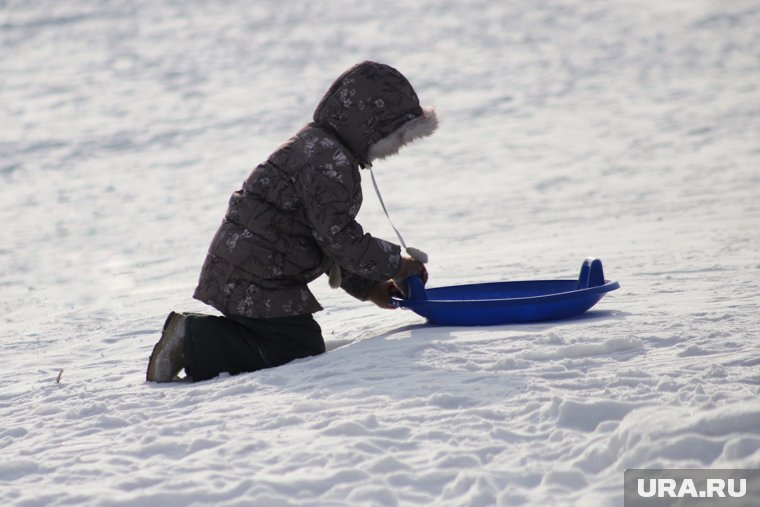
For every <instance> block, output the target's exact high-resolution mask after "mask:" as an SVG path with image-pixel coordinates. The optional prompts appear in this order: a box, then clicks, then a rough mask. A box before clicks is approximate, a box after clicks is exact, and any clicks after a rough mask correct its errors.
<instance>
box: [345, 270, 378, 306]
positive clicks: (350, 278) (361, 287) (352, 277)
mask: <svg viewBox="0 0 760 507" xmlns="http://www.w3.org/2000/svg"><path fill="white" fill-rule="evenodd" d="M376 283H378V282H377V280H371V279H369V278H365V277H363V276H361V275H357V274H356V273H349V272H348V271H345V270H344V271H343V280H342V282H341V284H340V288H341V289H343V290H344V291H346V292H347V293H349V294H350V295H352V296H353V297H355V298H356V299H358V300H359V301H367V299H368V297H369V293H370V291H371V290H372V287H374V286H375V284H376Z"/></svg>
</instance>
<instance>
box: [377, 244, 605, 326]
mask: <svg viewBox="0 0 760 507" xmlns="http://www.w3.org/2000/svg"><path fill="white" fill-rule="evenodd" d="M618 288H620V285H619V284H618V283H617V282H614V281H610V280H605V279H604V270H603V268H602V261H600V260H599V259H592V258H589V259H586V260H585V261H584V262H583V266H581V273H580V276H579V277H578V279H577V280H536V281H520V282H500V283H479V284H472V285H454V286H450V287H438V288H435V289H426V288H425V286H424V285H423V284H422V280H421V279H420V278H419V277H417V276H413V277H411V278H410V279H409V280H408V291H407V292H408V297H407V298H398V297H394V298H392V300H391V304H393V305H394V306H396V307H400V308H408V309H409V310H412V311H413V312H415V313H417V314H419V315H421V316H422V317H425V318H426V319H427V320H428V322H429V323H430V324H436V325H441V326H487V325H493V324H511V323H516V322H538V321H543V320H553V319H561V318H565V317H571V316H573V315H578V314H581V313H583V312H585V311H586V310H588V309H589V308H591V307H592V306H594V305H595V304H596V303H597V302H598V301H599V300H600V299H602V296H604V294H605V293H607V292H610V291H612V290H615V289H618Z"/></svg>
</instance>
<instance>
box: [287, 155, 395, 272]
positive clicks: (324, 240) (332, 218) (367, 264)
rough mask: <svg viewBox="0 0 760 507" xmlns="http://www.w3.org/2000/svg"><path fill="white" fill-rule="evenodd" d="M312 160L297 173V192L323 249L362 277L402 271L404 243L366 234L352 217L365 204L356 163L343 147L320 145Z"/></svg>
mask: <svg viewBox="0 0 760 507" xmlns="http://www.w3.org/2000/svg"><path fill="white" fill-rule="evenodd" d="M309 162H310V163H308V164H307V165H305V166H304V168H303V170H302V171H301V172H300V175H299V178H298V185H299V193H300V194H301V199H302V202H303V206H304V210H305V212H306V217H307V220H308V221H309V225H310V227H311V230H312V235H313V236H314V239H315V240H316V241H317V243H318V244H319V246H320V248H321V249H322V251H323V252H324V254H325V255H326V256H328V257H329V258H331V259H333V260H335V261H336V262H337V263H338V265H339V266H340V267H341V268H343V269H344V270H345V271H349V272H351V273H353V274H355V275H359V276H361V277H363V278H366V279H369V280H374V281H380V280H388V279H389V278H392V277H393V275H395V274H396V273H397V272H398V268H399V264H400V262H401V248H400V247H399V246H398V245H395V244H393V243H390V242H388V241H385V240H382V239H380V238H375V237H373V236H372V235H371V234H368V233H365V232H364V231H363V229H362V227H361V225H359V224H358V223H357V222H356V220H355V218H354V217H355V216H356V214H357V213H358V212H359V207H360V206H361V186H360V185H361V182H360V181H359V173H358V169H357V168H356V166H355V165H353V164H351V163H350V162H349V160H348V157H347V156H346V154H345V153H344V152H343V150H342V149H341V147H339V146H332V147H330V149H323V150H319V151H318V152H317V153H314V154H313V155H312V156H311V157H310V161H309ZM364 285H366V282H365V284H364Z"/></svg>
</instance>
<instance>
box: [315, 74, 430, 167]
mask: <svg viewBox="0 0 760 507" xmlns="http://www.w3.org/2000/svg"><path fill="white" fill-rule="evenodd" d="M314 122H316V123H317V124H318V125H320V126H321V127H323V128H327V129H330V130H332V131H333V132H335V134H336V135H337V136H338V138H339V139H340V140H341V142H343V144H344V145H345V146H346V147H347V148H348V149H349V150H351V153H353V154H354V156H355V157H356V158H357V160H358V161H359V164H360V165H361V166H362V167H366V166H371V165H372V161H374V160H376V159H379V158H384V157H387V156H389V155H393V154H395V153H397V152H398V150H399V149H400V148H401V147H402V146H403V145H405V144H407V143H409V142H411V141H413V140H415V139H418V138H420V137H425V136H429V135H430V134H432V133H433V132H434V131H435V129H436V128H437V127H438V115H437V113H436V110H435V109H434V108H432V107H423V106H420V101H419V99H418V98H417V94H416V93H415V91H414V88H412V85H411V84H410V83H409V81H408V80H407V79H406V77H404V75H403V74H401V73H400V72H399V71H397V70H396V69H394V68H393V67H390V66H388V65H384V64H381V63H376V62H362V63H360V64H358V65H355V66H353V67H351V68H350V69H348V70H347V71H346V72H344V73H343V74H342V75H341V76H340V77H339V78H338V79H336V80H335V82H334V83H333V84H332V86H330V89H329V90H327V93H325V95H324V97H322V100H321V101H320V103H319V105H318V106H317V109H316V110H315V111H314Z"/></svg>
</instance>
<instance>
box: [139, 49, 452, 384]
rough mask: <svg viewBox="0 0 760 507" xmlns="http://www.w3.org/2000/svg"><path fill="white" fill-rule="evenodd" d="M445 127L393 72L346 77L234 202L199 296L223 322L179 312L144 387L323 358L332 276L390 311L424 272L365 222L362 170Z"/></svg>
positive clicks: (370, 70) (370, 68)
mask: <svg viewBox="0 0 760 507" xmlns="http://www.w3.org/2000/svg"><path fill="white" fill-rule="evenodd" d="M437 126H438V117H437V114H436V111H435V110H434V109H433V108H428V107H421V106H420V103H419V100H418V98H417V94H416V93H415V92H414V89H413V88H412V86H411V84H409V81H407V79H406V78H405V77H404V76H403V75H402V74H401V73H399V72H398V71H397V70H396V69H394V68H392V67H389V66H387V65H383V64H379V63H375V62H363V63H360V64H358V65H356V66H354V67H352V68H350V69H349V70H347V71H346V72H345V73H344V74H343V75H341V76H340V77H339V78H338V79H337V80H336V81H335V83H333V85H332V86H331V87H330V89H329V90H328V91H327V93H326V94H325V96H324V97H323V98H322V100H321V102H320V103H319V105H318V106H317V109H316V111H315V112H314V121H313V122H312V123H309V124H308V125H306V126H305V127H304V128H303V129H301V130H300V131H299V132H298V133H297V134H296V135H295V136H294V137H293V138H291V139H290V140H289V141H288V142H286V143H285V144H284V145H282V146H281V147H280V148H278V149H277V150H276V151H275V152H274V153H273V154H272V155H271V156H270V157H269V159H268V160H267V161H266V162H264V163H263V164H261V165H259V166H258V167H256V168H255V169H254V170H253V172H252V173H251V174H250V176H248V179H246V180H245V182H244V183H243V187H242V188H241V189H240V190H238V191H237V192H235V193H233V194H232V197H231V198H230V201H229V206H228V208H227V213H226V215H225V217H224V220H223V221H222V224H221V226H220V227H219V230H218V231H217V233H216V235H215V236H214V239H213V240H212V242H211V246H210V247H209V251H208V256H207V257H206V260H205V262H204V264H203V268H202V270H201V274H200V280H199V282H198V287H197V288H196V289H195V293H194V295H193V297H194V298H196V299H198V300H200V301H203V302H204V303H207V304H209V305H211V306H213V307H214V308H216V309H217V310H219V311H220V312H221V313H222V314H223V315H224V316H220V317H217V316H211V315H200V314H181V313H175V312H171V313H170V314H169V316H168V317H167V319H166V322H165V323H164V328H163V331H162V333H161V339H160V340H159V341H158V343H157V344H156V346H155V347H154V349H153V353H152V354H151V357H150V361H149V363H148V372H147V380H148V381H155V382H169V381H172V380H173V379H174V378H175V376H176V375H177V374H178V373H179V371H180V370H181V369H182V368H184V369H185V371H186V373H187V375H188V377H190V378H192V380H194V381H198V380H205V379H210V378H213V377H215V376H217V375H219V374H220V373H222V372H229V373H230V374H232V375H234V374H237V373H241V372H248V371H255V370H259V369H262V368H270V367H273V366H278V365H281V364H284V363H287V362H289V361H292V360H293V359H296V358H299V357H306V356H312V355H316V354H321V353H323V352H324V351H325V343H324V340H323V338H322V333H321V329H320V327H319V325H318V324H317V322H316V321H315V320H314V318H313V317H312V313H314V312H318V311H320V310H321V309H322V307H321V306H320V305H319V303H318V302H317V300H316V299H315V298H314V296H313V295H312V293H311V292H310V291H309V289H308V288H307V284H308V283H309V282H311V281H312V280H314V279H316V278H317V277H319V276H320V275H322V274H324V273H327V272H329V276H330V285H331V286H333V287H341V288H342V289H343V290H345V291H346V292H348V293H349V294H351V295H352V296H354V297H356V298H358V299H360V300H362V301H367V300H369V301H372V302H373V303H375V304H376V305H378V306H380V307H381V308H393V307H392V306H391V305H390V298H391V295H392V294H393V293H394V291H395V287H396V285H395V284H394V281H393V280H396V282H400V281H401V280H404V279H406V278H408V277H409V276H411V275H414V274H423V275H424V274H425V268H424V265H423V264H422V263H421V262H419V261H418V260H415V259H413V258H411V257H407V256H402V255H401V252H400V247H399V246H398V245H395V244H392V243H389V242H387V241H384V240H382V239H378V238H374V237H372V236H371V235H370V234H367V233H364V232H363V230H362V227H361V226H360V225H359V224H358V223H357V222H356V220H355V217H356V214H357V213H358V212H359V207H360V206H361V203H362V192H361V185H360V181H361V178H360V176H359V167H361V168H365V167H371V165H372V162H373V161H374V160H376V159H379V158H383V157H386V156H388V155H393V154H395V153H396V152H398V150H399V148H400V147H401V146H403V145H404V144H406V143H408V142H410V141H412V140H414V139H417V138H419V137H424V136H428V135H430V134H432V133H433V132H434V131H435V129H436V127H437ZM410 253H413V252H411V250H410ZM417 257H418V258H419V259H420V260H422V261H423V262H424V261H425V259H423V258H422V257H421V256H417Z"/></svg>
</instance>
